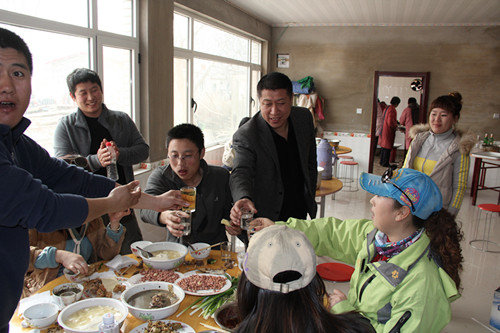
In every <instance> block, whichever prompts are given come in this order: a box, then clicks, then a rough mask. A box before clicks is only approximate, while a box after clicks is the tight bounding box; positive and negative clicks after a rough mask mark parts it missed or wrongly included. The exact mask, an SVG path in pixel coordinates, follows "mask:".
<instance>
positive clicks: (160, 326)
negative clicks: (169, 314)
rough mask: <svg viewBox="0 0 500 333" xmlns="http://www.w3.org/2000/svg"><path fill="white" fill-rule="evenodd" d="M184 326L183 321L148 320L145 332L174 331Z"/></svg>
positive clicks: (168, 332)
mask: <svg viewBox="0 0 500 333" xmlns="http://www.w3.org/2000/svg"><path fill="white" fill-rule="evenodd" d="M181 328H182V324H181V323H166V322H163V321H151V320H149V321H148V326H147V327H145V328H144V331H143V333H174V332H177V330H179V329H181Z"/></svg>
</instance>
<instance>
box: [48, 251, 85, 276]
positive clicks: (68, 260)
mask: <svg viewBox="0 0 500 333" xmlns="http://www.w3.org/2000/svg"><path fill="white" fill-rule="evenodd" d="M55 259H56V262H57V263H59V264H61V265H63V266H64V267H66V268H67V269H69V270H70V271H72V272H73V273H75V274H78V273H83V274H87V273H88V272H89V265H87V262H86V261H85V259H83V257H82V256H81V255H79V254H76V253H73V252H69V251H65V250H57V251H56V258H55Z"/></svg>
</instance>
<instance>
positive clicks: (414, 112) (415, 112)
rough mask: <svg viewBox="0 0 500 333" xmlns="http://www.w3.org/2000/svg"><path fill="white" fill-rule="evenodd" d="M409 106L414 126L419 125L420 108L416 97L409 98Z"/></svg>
mask: <svg viewBox="0 0 500 333" xmlns="http://www.w3.org/2000/svg"><path fill="white" fill-rule="evenodd" d="M408 106H409V107H410V109H411V120H412V122H413V125H416V124H418V123H419V119H418V118H419V115H420V107H419V106H418V104H417V99H416V98H415V97H410V98H408Z"/></svg>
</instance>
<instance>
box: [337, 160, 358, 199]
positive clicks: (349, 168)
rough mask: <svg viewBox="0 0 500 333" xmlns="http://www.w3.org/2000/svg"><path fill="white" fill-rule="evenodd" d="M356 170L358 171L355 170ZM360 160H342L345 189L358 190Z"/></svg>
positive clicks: (341, 166) (341, 170)
mask: <svg viewBox="0 0 500 333" xmlns="http://www.w3.org/2000/svg"><path fill="white" fill-rule="evenodd" d="M354 170H356V171H354ZM358 173H359V167H358V162H355V161H342V162H340V174H341V175H344V178H345V181H344V187H343V189H344V190H346V191H348V192H355V191H357V190H358Z"/></svg>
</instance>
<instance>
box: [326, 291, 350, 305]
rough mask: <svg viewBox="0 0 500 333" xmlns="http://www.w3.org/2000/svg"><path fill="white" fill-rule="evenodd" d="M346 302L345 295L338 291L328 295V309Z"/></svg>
mask: <svg viewBox="0 0 500 333" xmlns="http://www.w3.org/2000/svg"><path fill="white" fill-rule="evenodd" d="M345 300H347V297H346V295H345V294H344V293H343V292H341V291H340V290H338V289H333V293H331V294H328V308H329V309H331V308H332V307H333V306H334V305H335V304H337V303H339V302H342V301H345Z"/></svg>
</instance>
